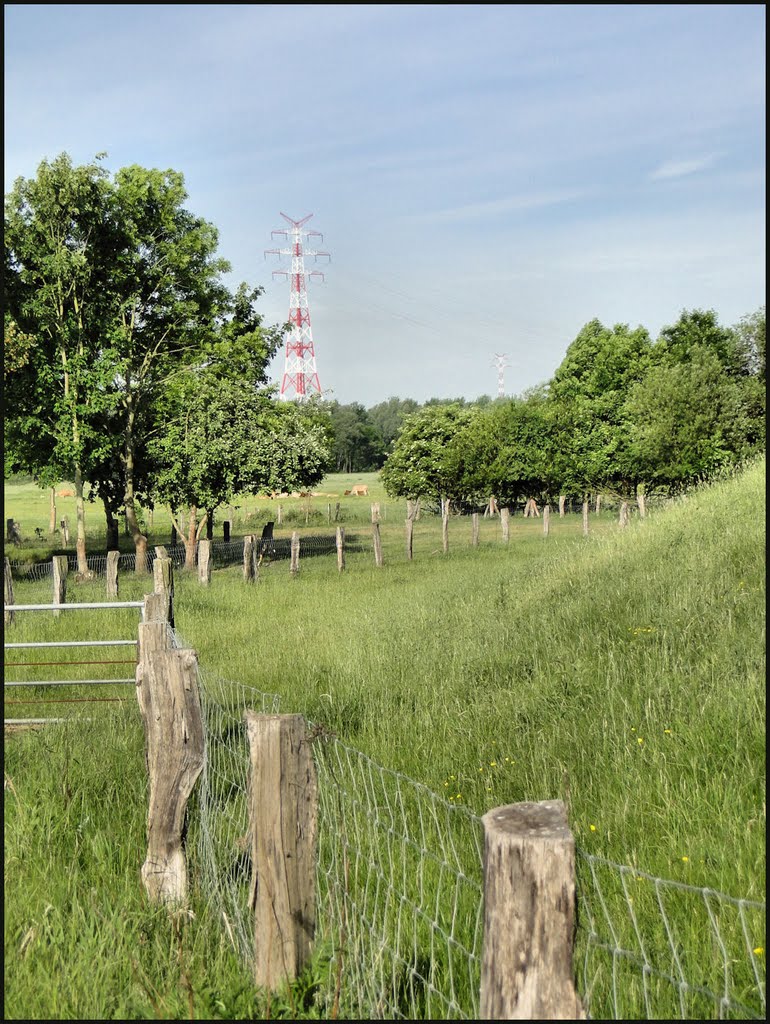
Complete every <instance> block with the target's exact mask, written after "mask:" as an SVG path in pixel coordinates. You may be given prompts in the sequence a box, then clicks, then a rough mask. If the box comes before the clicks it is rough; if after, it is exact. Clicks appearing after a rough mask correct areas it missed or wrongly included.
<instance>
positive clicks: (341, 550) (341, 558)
mask: <svg viewBox="0 0 770 1024" xmlns="http://www.w3.org/2000/svg"><path fill="white" fill-rule="evenodd" d="M344 568H345V527H344V526H338V527H337V569H338V571H339V572H342V571H343V570H344Z"/></svg>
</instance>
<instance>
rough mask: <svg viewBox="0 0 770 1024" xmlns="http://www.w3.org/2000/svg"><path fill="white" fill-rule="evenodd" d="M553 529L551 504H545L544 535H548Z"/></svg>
mask: <svg viewBox="0 0 770 1024" xmlns="http://www.w3.org/2000/svg"><path fill="white" fill-rule="evenodd" d="M550 529H551V506H550V505H543V536H544V537H547V536H548V534H549V532H550Z"/></svg>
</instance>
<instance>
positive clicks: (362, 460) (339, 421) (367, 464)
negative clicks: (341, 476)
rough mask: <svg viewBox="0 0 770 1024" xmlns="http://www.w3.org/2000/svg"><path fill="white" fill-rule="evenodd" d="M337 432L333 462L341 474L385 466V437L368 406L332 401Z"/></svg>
mask: <svg viewBox="0 0 770 1024" xmlns="http://www.w3.org/2000/svg"><path fill="white" fill-rule="evenodd" d="M328 412H329V416H330V419H331V426H332V430H333V432H334V445H333V449H332V457H333V465H334V468H335V470H336V472H338V473H366V472H371V471H373V470H377V469H379V468H380V466H381V465H382V460H383V443H382V437H381V435H380V433H379V431H378V430H377V428H376V427H375V426H374V424H373V423H372V422H371V420H370V417H369V414H368V413H367V411H366V409H365V408H364V407H363V405H361V404H360V403H358V402H352V403H351V404H349V405H340V404H339V402H329V404H328Z"/></svg>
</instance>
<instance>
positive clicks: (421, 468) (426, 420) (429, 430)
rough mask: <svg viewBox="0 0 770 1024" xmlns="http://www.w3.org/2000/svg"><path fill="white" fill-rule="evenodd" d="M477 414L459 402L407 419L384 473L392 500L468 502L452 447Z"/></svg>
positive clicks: (421, 411)
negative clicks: (422, 499)
mask: <svg viewBox="0 0 770 1024" xmlns="http://www.w3.org/2000/svg"><path fill="white" fill-rule="evenodd" d="M475 415H476V411H475V410H474V409H473V408H472V407H470V406H468V407H464V406H461V405H458V404H456V403H452V404H448V405H439V404H432V405H429V406H425V407H423V408H422V409H421V410H420V411H419V412H416V413H413V414H412V415H411V416H409V417H407V419H406V421H405V422H404V427H403V429H402V431H401V433H400V434H399V436H398V439H397V440H396V442H395V444H394V445H393V450H392V452H391V453H390V455H389V456H388V458H387V460H386V462H385V465H384V466H383V467H382V470H381V477H382V482H383V484H384V485H385V490H386V491H387V493H388V494H389V495H391V497H395V496H399V497H404V498H409V499H417V498H427V499H430V500H433V501H443V500H444V499H452V500H454V501H463V500H465V497H466V495H465V494H464V491H463V484H462V481H461V479H460V478H459V477H458V473H457V466H456V464H455V460H454V459H453V457H452V455H451V451H450V449H451V445H452V443H453V441H454V439H455V438H456V437H457V435H458V434H459V432H460V431H461V430H462V429H463V427H465V426H466V425H467V424H469V423H470V422H471V420H472V418H473V417H474V416H475Z"/></svg>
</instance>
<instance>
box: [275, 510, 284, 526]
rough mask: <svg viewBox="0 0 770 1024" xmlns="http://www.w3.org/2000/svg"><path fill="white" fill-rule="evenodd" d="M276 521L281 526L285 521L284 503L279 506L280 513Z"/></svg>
mask: <svg viewBox="0 0 770 1024" xmlns="http://www.w3.org/2000/svg"><path fill="white" fill-rule="evenodd" d="M276 523H277V524H278V526H280V525H281V524H282V523H283V505H279V506H278V515H277V516H276Z"/></svg>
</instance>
